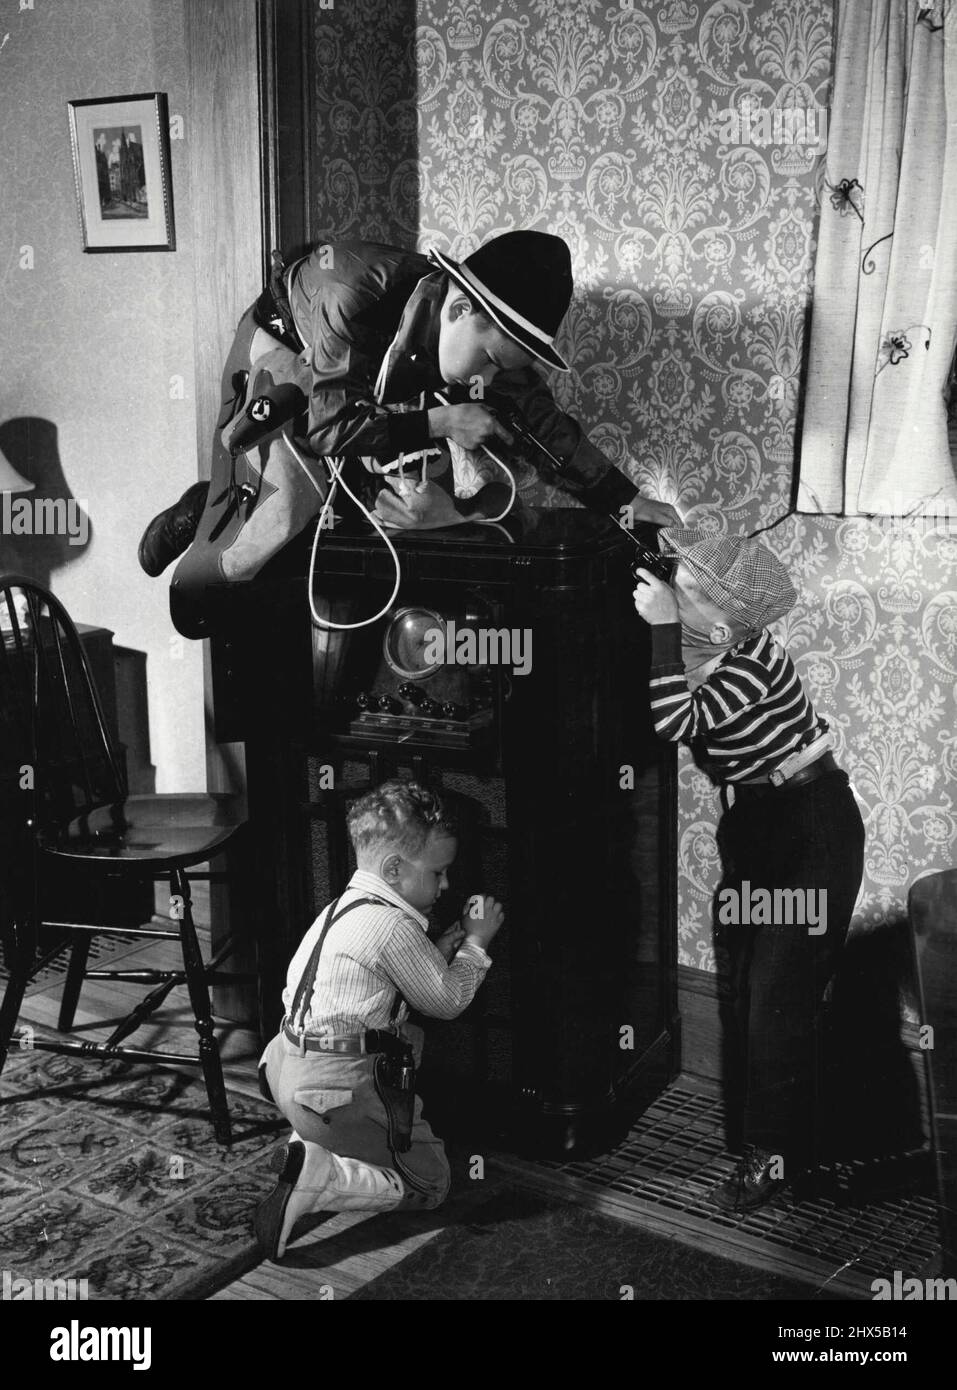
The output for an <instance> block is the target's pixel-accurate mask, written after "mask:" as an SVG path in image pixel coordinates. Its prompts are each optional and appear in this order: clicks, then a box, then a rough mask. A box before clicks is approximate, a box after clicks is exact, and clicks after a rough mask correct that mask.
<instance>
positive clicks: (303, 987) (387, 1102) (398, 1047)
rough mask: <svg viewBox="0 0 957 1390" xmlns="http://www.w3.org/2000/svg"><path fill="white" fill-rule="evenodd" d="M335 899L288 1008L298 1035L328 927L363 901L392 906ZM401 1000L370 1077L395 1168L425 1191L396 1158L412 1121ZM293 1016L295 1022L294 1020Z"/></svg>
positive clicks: (404, 1148) (410, 1065) (406, 1145)
mask: <svg viewBox="0 0 957 1390" xmlns="http://www.w3.org/2000/svg"><path fill="white" fill-rule="evenodd" d="M339 902H340V898H336V900H335V902H333V903H330V905H329V907H328V908H327V909H326V918H325V921H324V922H323V925H322V931H321V932H320V933H319V940H318V941H317V942H316V944H315V946H314V947H313V950H312V954H311V955H310V957H309V961H308V964H307V965H306V968H305V970H304V971H303V972H302V975H301V976H300V979H299V984H298V985H297V986H296V993H295V997H294V998H293V1001H292V1008H291V1009H290V1010H289V1025H290V1027H291V1028H293V1029H294V1030H295V1031H297V1032H299V1034H300V1036H301V1035H302V1034H303V1032H304V1029H305V1018H306V1013H307V1012H308V1009H309V1004H310V1001H311V1000H312V993H313V990H314V988H315V983H316V975H317V973H318V970H319V956H320V953H321V952H322V947H323V943H324V942H325V939H326V937H327V936H328V934H329V928H330V927H332V926H334V925H335V923H336V922H338V921H340V919H341V918H343V917H345V915H346V913H347V912H351V911H352V909H353V908H354V907H363V906H365V905H367V904H377V905H381V906H382V907H391V906H393V904H391V903H386V902H384V901H383V900H382V899H381V898H368V897H367V898H357V899H356V900H355V902H352V903H349V905H348V907H344V908H343V909H342V911H341V912H336V908H337V907H338V906H339ZM404 1002H405V1000H404V999H403V997H402V995H401V994H400V993H399V991H398V990H396V992H395V999H394V1000H393V1003H392V1008H391V1010H390V1013H389V1026H390V1027H391V1028H392V1029H394V1030H395V1032H394V1036H393V1035H392V1034H382V1033H379V1041H378V1045H377V1048H376V1051H377V1054H378V1055H376V1056H375V1058H374V1060H373V1064H372V1080H373V1085H374V1086H375V1090H376V1094H377V1095H378V1097H379V1099H380V1100H381V1102H382V1105H383V1108H384V1110H385V1114H386V1119H387V1122H388V1144H389V1150H390V1152H391V1154H392V1158H393V1161H394V1163H395V1166H396V1169H397V1171H398V1172H399V1173H400V1174H401V1176H402V1178H403V1179H404V1180H405V1181H406V1183H407V1184H408V1185H409V1186H410V1187H413V1188H415V1189H416V1190H417V1191H419V1192H427V1191H429V1187H428V1184H427V1183H425V1182H424V1181H423V1180H422V1179H421V1178H420V1177H419V1176H418V1175H417V1174H416V1173H415V1172H413V1171H412V1170H411V1169H410V1168H409V1167H408V1166H407V1165H406V1164H405V1163H403V1161H402V1159H401V1157H400V1155H401V1154H403V1153H407V1152H408V1151H409V1149H410V1148H411V1147H412V1129H413V1126H414V1124H415V1062H414V1061H413V1053H412V1048H411V1047H410V1046H409V1044H408V1043H407V1042H406V1041H405V1040H404V1039H403V1038H402V1037H401V1035H400V1034H399V1032H398V1030H397V1029H396V1019H397V1018H398V1016H399V1010H400V1009H401V1007H402V1005H403V1003H404ZM297 1018H298V1023H297V1022H296V1020H297ZM367 1031H369V1030H367ZM384 1038H388V1039H389V1044H390V1045H389V1047H388V1049H386V1048H385V1047H384V1046H383V1043H382V1040H383V1039H384Z"/></svg>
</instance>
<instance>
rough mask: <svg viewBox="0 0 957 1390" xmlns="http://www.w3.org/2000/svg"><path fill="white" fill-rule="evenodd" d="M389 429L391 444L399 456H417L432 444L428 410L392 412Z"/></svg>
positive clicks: (388, 424)
mask: <svg viewBox="0 0 957 1390" xmlns="http://www.w3.org/2000/svg"><path fill="white" fill-rule="evenodd" d="M387 429H388V433H389V444H390V446H391V447H392V448H393V449H394V450H395V452H396V453H397V454H416V453H418V452H419V450H420V449H427V448H428V446H429V443H430V442H431V436H430V434H429V412H428V411H427V410H407V411H403V412H400V411H392V412H390V414H389V418H388V423H387Z"/></svg>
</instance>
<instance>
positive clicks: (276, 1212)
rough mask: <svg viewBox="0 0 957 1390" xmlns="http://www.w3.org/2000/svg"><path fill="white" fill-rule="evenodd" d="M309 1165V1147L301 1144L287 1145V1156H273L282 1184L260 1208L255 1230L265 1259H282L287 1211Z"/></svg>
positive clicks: (272, 1163)
mask: <svg viewBox="0 0 957 1390" xmlns="http://www.w3.org/2000/svg"><path fill="white" fill-rule="evenodd" d="M305 1161H306V1146H305V1144H302V1143H299V1142H294V1143H292V1144H287V1145H286V1148H285V1151H284V1152H280V1153H276V1154H274V1155H273V1158H272V1161H271V1164H270V1166H271V1168H272V1169H273V1171H274V1172H276V1173H278V1174H279V1181H278V1182H277V1183H276V1186H275V1187H274V1188H273V1190H272V1192H270V1194H269V1196H268V1197H267V1198H266V1200H265V1201H264V1202H261V1203H260V1204H259V1206H258V1207H257V1208H256V1215H255V1217H254V1218H253V1229H254V1230H255V1232H256V1239H257V1241H258V1242H259V1248H260V1250H261V1251H262V1253H263V1258H264V1259H267V1260H272V1261H273V1262H275V1261H277V1260H278V1259H279V1253H278V1252H279V1237H280V1235H281V1234H282V1225H283V1221H284V1220H285V1216H286V1207H287V1206H288V1205H289V1198H290V1197H291V1196H292V1192H293V1188H294V1187H295V1186H296V1183H297V1182H298V1181H299V1174H300V1173H301V1172H302V1165H303V1164H304V1163H305Z"/></svg>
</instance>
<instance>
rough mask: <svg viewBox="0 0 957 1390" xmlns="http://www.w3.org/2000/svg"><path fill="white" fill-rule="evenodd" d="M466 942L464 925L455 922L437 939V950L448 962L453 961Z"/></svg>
mask: <svg viewBox="0 0 957 1390" xmlns="http://www.w3.org/2000/svg"><path fill="white" fill-rule="evenodd" d="M464 940H465V928H464V927H463V926H462V923H461V922H453V923H452V925H451V926H450V927H446V929H445V931H444V932H442V934H441V936H437V937H436V938H435V949H436V950H437V951H440V952H441V953H442V955H443V956H444V957H445V959H446V960H447V961H451V959H452V957H453V956H454V955H455V953H456V951H457V950H458V949H459V947H460V946H461V944H462V942H463V941H464Z"/></svg>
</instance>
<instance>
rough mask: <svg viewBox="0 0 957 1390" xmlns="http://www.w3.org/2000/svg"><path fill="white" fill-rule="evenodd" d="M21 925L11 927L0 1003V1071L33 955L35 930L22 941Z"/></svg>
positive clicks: (17, 1015) (4, 1062)
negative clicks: (0, 1001) (10, 944)
mask: <svg viewBox="0 0 957 1390" xmlns="http://www.w3.org/2000/svg"><path fill="white" fill-rule="evenodd" d="M23 925H24V924H23V923H17V924H15V925H14V928H13V932H12V936H13V944H12V949H11V951H10V955H9V967H10V978H9V979H8V980H7V987H6V989H5V990H4V991H3V1003H2V1004H0V1072H2V1071H3V1068H4V1066H5V1065H6V1061H7V1054H8V1053H9V1051H10V1039H11V1038H12V1037H13V1030H14V1028H16V1026H17V1019H18V1018H19V1017H20V1009H21V1007H22V1005H23V996H24V995H25V994H26V992H27V981H28V980H29V978H30V963H31V961H32V960H33V958H34V955H35V943H36V932H35V931H31V930H30V929H29V928H28V929H27V936H28V940H27V941H26V942H24V941H22V940H21V938H20V931H19V930H18V928H19V927H22V926H23Z"/></svg>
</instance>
